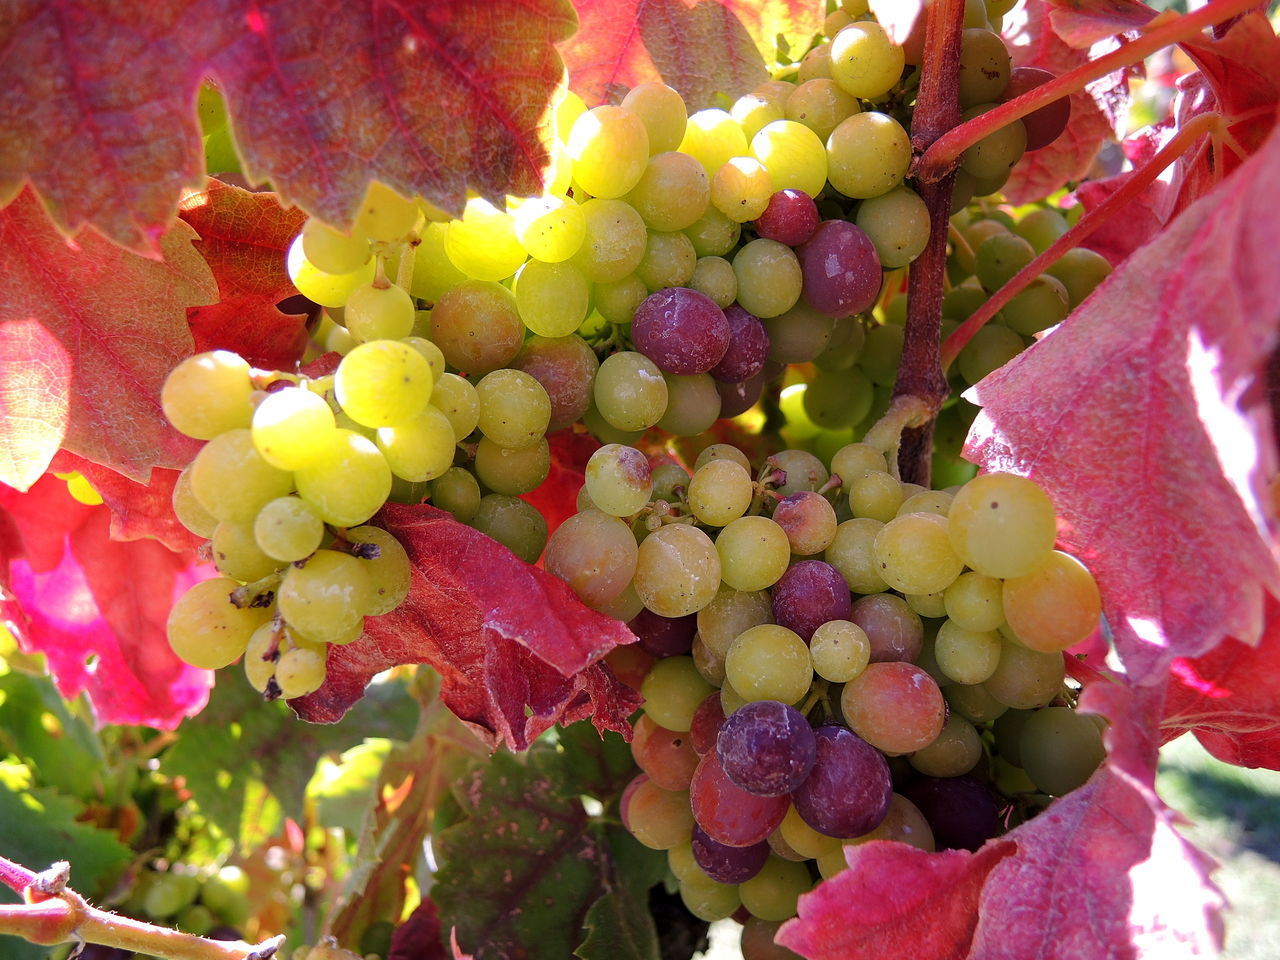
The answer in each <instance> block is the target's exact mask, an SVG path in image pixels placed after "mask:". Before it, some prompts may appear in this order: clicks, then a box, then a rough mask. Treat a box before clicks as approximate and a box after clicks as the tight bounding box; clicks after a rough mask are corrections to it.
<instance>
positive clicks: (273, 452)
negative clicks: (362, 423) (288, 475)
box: [252, 387, 335, 470]
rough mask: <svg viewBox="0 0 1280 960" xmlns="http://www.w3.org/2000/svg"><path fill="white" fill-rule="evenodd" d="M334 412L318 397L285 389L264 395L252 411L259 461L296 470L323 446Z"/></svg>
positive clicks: (297, 389)
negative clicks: (260, 456)
mask: <svg viewBox="0 0 1280 960" xmlns="http://www.w3.org/2000/svg"><path fill="white" fill-rule="evenodd" d="M334 426H335V424H334V419H333V411H332V410H331V409H330V408H329V405H328V404H327V403H325V401H324V398H323V397H321V396H320V395H319V394H315V393H312V392H311V391H310V390H308V389H306V388H299V387H286V388H285V389H283V390H277V391H275V392H274V393H269V394H267V396H266V397H264V398H263V400H262V402H261V403H260V404H258V407H257V409H256V410H254V412H253V426H252V431H253V443H254V446H255V447H257V449H258V453H259V454H261V455H262V459H264V460H266V461H267V463H269V464H271V465H272V466H273V467H276V468H278V469H280V470H297V469H298V468H299V467H303V466H306V465H307V463H308V462H309V461H310V460H311V459H312V458H313V457H314V456H315V455H316V453H317V452H318V451H319V450H320V449H321V448H322V447H323V446H324V443H325V441H326V440H327V439H328V435H329V433H330V432H331V431H332V430H333V429H334Z"/></svg>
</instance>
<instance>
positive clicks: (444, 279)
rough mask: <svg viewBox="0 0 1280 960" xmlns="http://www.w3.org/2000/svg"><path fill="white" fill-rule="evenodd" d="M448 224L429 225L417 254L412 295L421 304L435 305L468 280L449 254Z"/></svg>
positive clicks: (415, 252)
mask: <svg viewBox="0 0 1280 960" xmlns="http://www.w3.org/2000/svg"><path fill="white" fill-rule="evenodd" d="M448 233H449V224H447V223H428V224H427V227H426V229H425V230H423V231H422V238H421V240H419V242H418V245H417V246H416V247H414V250H413V284H412V286H411V287H410V288H409V292H410V293H411V294H412V295H413V296H415V297H417V298H418V299H420V300H426V301H427V302H428V303H435V302H436V301H437V300H439V299H440V298H441V297H442V296H444V294H445V291H447V290H449V289H450V288H452V287H456V286H457V285H458V284H460V283H462V282H463V281H464V280H466V279H467V275H466V274H465V273H463V272H462V271H461V270H459V269H458V268H457V267H455V266H454V265H453V262H452V261H451V260H450V259H449V256H448V254H447V253H445V249H444V242H445V237H446V236H447V235H448Z"/></svg>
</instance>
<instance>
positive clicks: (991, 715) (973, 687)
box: [942, 683, 1009, 723]
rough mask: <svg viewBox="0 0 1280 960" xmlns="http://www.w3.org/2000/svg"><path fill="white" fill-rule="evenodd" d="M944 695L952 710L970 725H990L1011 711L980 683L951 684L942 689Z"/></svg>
mask: <svg viewBox="0 0 1280 960" xmlns="http://www.w3.org/2000/svg"><path fill="white" fill-rule="evenodd" d="M942 694H943V696H945V697H946V698H947V703H948V704H950V705H951V709H952V710H953V711H954V712H956V713H958V714H960V716H962V717H964V718H965V719H966V720H968V721H969V722H970V723H988V722H990V721H992V720H995V719H997V718H998V717H1000V716H1002V715H1003V714H1004V712H1005V711H1006V710H1008V709H1009V708H1008V707H1006V706H1005V705H1004V704H1003V703H1001V702H1000V701H999V700H997V699H996V698H995V697H993V696H992V695H991V694H990V693H988V692H987V688H986V687H985V686H983V685H982V684H980V683H973V684H965V683H949V684H947V685H946V686H945V687H943V688H942Z"/></svg>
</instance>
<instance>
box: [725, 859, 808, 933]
mask: <svg viewBox="0 0 1280 960" xmlns="http://www.w3.org/2000/svg"><path fill="white" fill-rule="evenodd" d="M812 886H813V880H812V879H811V878H810V876H809V866H808V864H807V863H795V862H793V861H791V860H783V859H782V858H781V857H778V856H774V855H773V854H770V855H769V859H768V860H766V861H765V864H764V866H763V867H762V868H761V870H760V872H759V873H757V874H756V875H755V876H754V877H752V878H751V879H750V880H747V881H746V882H745V883H740V884H738V895H739V896H740V897H742V905H743V906H744V907H746V908H747V910H748V911H750V913H751V915H752V916H754V917H759V918H760V919H761V920H787V919H790V918H791V917H794V916H795V915H796V902H797V901H798V900H799V899H800V894H802V893H806V892H807V891H808V890H809V888H810V887H812Z"/></svg>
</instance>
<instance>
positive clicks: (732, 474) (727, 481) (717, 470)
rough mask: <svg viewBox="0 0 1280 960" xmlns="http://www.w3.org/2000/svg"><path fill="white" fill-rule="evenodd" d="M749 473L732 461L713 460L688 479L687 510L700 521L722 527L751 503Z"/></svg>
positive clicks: (738, 515)
mask: <svg viewBox="0 0 1280 960" xmlns="http://www.w3.org/2000/svg"><path fill="white" fill-rule="evenodd" d="M752 493H753V488H752V483H751V475H750V474H749V473H747V471H746V470H744V469H743V468H742V467H741V466H740V465H739V464H738V463H735V462H734V461H732V460H712V461H709V462H708V463H705V464H703V465H702V466H701V467H699V468H698V469H697V470H695V471H694V473H693V477H692V478H691V479H690V481H689V509H690V510H692V511H693V515H694V516H695V517H697V518H698V519H699V520H701V521H702V522H703V523H705V524H707V525H708V526H712V527H723V526H725V525H726V524H729V523H731V522H732V521H734V520H737V519H738V518H739V517H741V516H742V515H743V514H744V513H746V512H747V508H748V507H749V506H750V505H751V497H752Z"/></svg>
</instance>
